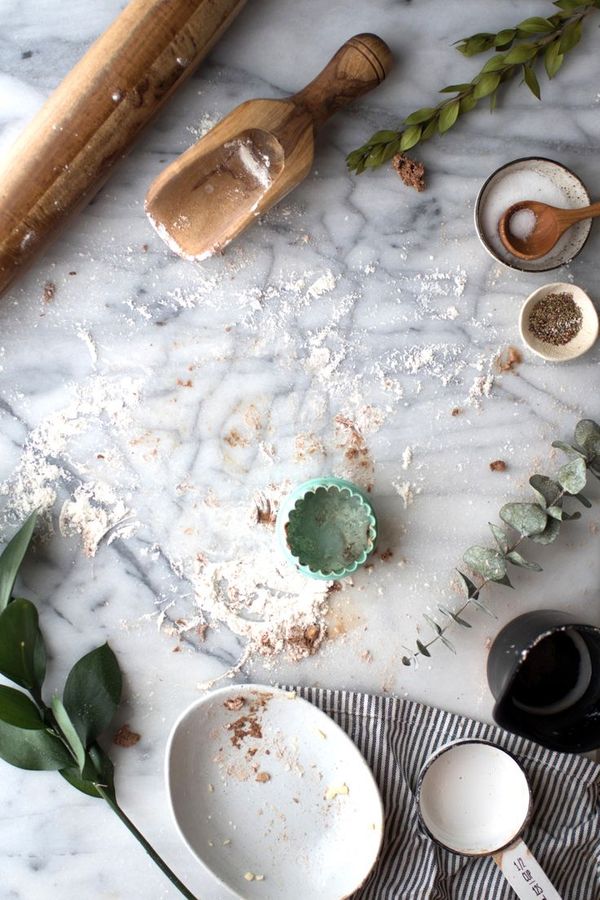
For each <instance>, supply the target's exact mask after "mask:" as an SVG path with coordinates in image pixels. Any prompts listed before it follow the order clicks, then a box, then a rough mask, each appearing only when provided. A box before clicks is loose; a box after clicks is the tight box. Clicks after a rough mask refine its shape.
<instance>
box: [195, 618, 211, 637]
mask: <svg viewBox="0 0 600 900" xmlns="http://www.w3.org/2000/svg"><path fill="white" fill-rule="evenodd" d="M207 631H208V623H207V622H203V623H202V625H196V634H197V635H198V637H199V639H200V640H201V641H205V640H206V632H207Z"/></svg>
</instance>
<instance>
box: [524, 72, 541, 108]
mask: <svg viewBox="0 0 600 900" xmlns="http://www.w3.org/2000/svg"><path fill="white" fill-rule="evenodd" d="M523 81H524V82H525V84H526V85H527V87H528V88H529V90H530V91H531V93H532V94H533V96H534V97H537V99H538V100H541V99H542V92H541V89H540V83H539V81H538V79H537V75H536V74H535V72H534V71H533V69H532V68H531V66H523Z"/></svg>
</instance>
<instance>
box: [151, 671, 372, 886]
mask: <svg viewBox="0 0 600 900" xmlns="http://www.w3.org/2000/svg"><path fill="white" fill-rule="evenodd" d="M165 774H166V781H167V791H168V795H169V800H170V803H171V809H172V812H173V815H174V818H175V822H176V824H177V827H178V829H179V831H180V833H181V835H182V837H183V839H184V841H185V842H186V844H187V845H188V847H189V848H190V850H191V851H192V852H193V853H194V854H195V855H196V856H197V857H198V858H199V859H200V860H201V862H202V863H203V864H204V865H205V866H206V867H207V868H208V869H209V870H210V871H211V872H212V874H213V875H214V876H215V877H216V878H217V879H218V880H219V881H220V882H221V883H222V884H223V885H225V886H226V887H227V888H229V889H230V890H231V891H232V892H233V894H234V895H236V896H238V897H244V898H255V897H257V898H261V900H282V898H291V897H299V896H301V897H302V900H340V898H343V897H347V896H348V895H350V894H352V893H353V892H354V891H355V890H357V889H358V888H359V887H360V885H361V884H362V883H363V881H364V880H365V878H366V877H367V875H368V874H369V872H370V871H371V869H372V868H373V865H374V864H375V861H376V859H377V855H378V853H379V849H380V846H381V839H382V834H383V807H382V803H381V798H380V795H379V790H378V788H377V785H376V783H375V779H374V778H373V775H372V773H371V770H370V769H369V767H368V766H367V764H366V762H365V760H364V759H363V757H362V755H361V753H360V752H359V750H358V749H357V747H356V746H355V745H354V744H353V743H352V741H351V740H350V739H349V738H348V736H347V735H346V734H345V733H344V732H343V731H342V729H341V728H339V726H338V725H336V724H335V722H333V721H332V719H330V718H329V716H327V715H326V714H325V713H324V712H322V711H321V710H319V709H317V708H316V707H315V706H313V705H312V704H310V703H308V702H307V701H305V700H303V699H301V698H299V697H297V696H296V695H295V694H288V693H286V692H285V691H281V690H277V689H275V688H270V687H264V686H261V685H233V686H231V687H226V688H223V689H221V690H218V691H214V692H213V693H211V694H209V695H207V696H206V697H204V698H202V699H201V700H198V701H197V702H196V703H194V704H193V705H192V706H190V707H189V708H188V709H187V710H185V712H183V713H182V715H181V716H180V717H179V719H178V720H177V722H176V723H175V725H174V726H173V729H172V731H171V735H170V737H169V741H168V745H167V752H166V772H165Z"/></svg>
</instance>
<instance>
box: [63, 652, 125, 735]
mask: <svg viewBox="0 0 600 900" xmlns="http://www.w3.org/2000/svg"><path fill="white" fill-rule="evenodd" d="M121 689H122V678H121V671H120V669H119V663H118V662H117V658H116V656H115V654H114V653H113V652H112V650H111V649H110V647H109V646H108V644H103V645H102V647H97V648H96V649H95V650H92V651H91V653H88V654H86V656H84V657H82V658H81V659H80V660H79V661H78V662H76V663H75V665H74V666H73V668H72V669H71V671H70V673H69V676H68V678H67V682H66V684H65V690H64V695H63V700H64V704H65V709H66V710H67V713H68V714H69V718H70V719H71V721H72V723H73V725H74V726H75V730H76V732H77V734H78V735H79V737H80V738H81V740H82V742H83V744H84V746H86V747H87V746H88V745H89V743H90V741H93V740H95V738H96V737H97V736H98V735H99V734H100V733H101V732H103V731H105V730H106V729H107V728H108V726H109V725H110V723H111V721H112V719H113V716H114V714H115V712H116V711H117V707H118V705H119V703H120V700H121Z"/></svg>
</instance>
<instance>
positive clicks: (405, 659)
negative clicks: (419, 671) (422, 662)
mask: <svg viewBox="0 0 600 900" xmlns="http://www.w3.org/2000/svg"><path fill="white" fill-rule="evenodd" d="M402 665H403V666H410V665H411V661H410V659H409V658H408V656H403V657H402Z"/></svg>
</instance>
